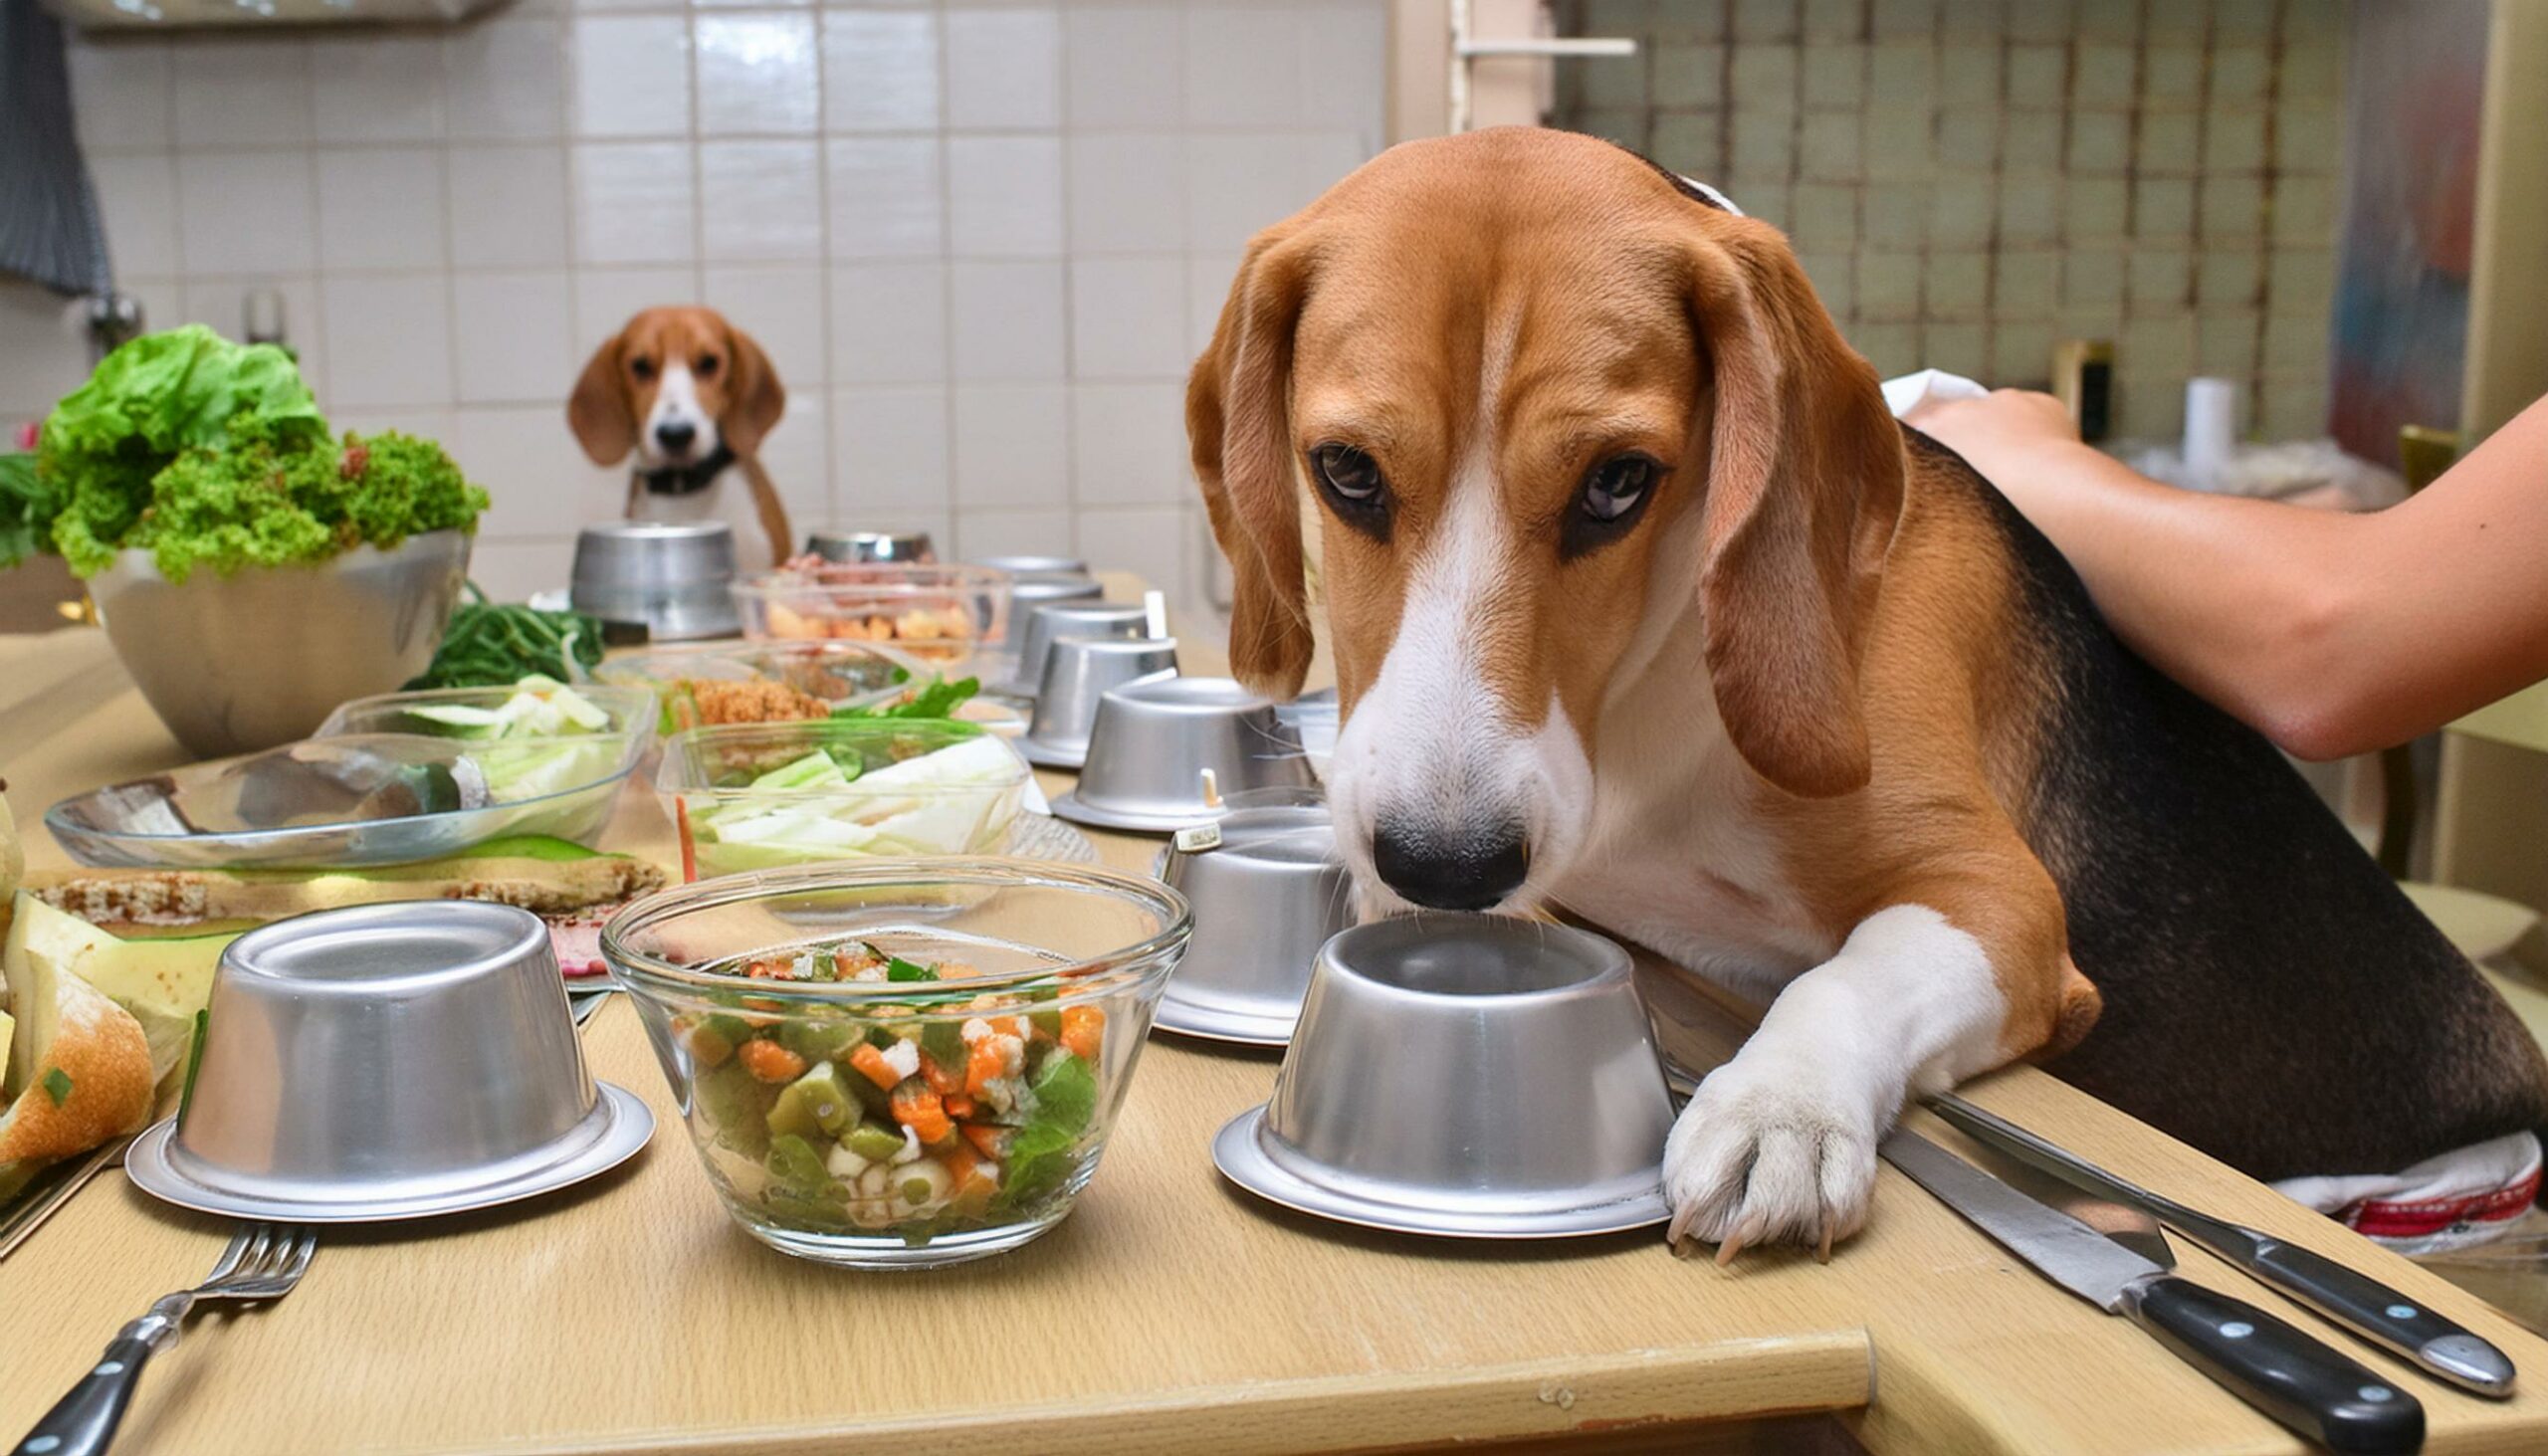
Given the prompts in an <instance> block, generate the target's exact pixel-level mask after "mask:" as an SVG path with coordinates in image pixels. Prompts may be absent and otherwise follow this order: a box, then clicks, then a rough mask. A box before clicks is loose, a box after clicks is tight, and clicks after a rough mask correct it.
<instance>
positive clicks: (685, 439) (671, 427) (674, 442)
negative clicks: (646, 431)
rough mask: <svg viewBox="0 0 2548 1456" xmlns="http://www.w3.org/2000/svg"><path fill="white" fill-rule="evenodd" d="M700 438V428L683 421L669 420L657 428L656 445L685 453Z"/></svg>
mask: <svg viewBox="0 0 2548 1456" xmlns="http://www.w3.org/2000/svg"><path fill="white" fill-rule="evenodd" d="M698 438H699V427H698V426H697V425H693V424H689V423H686V422H684V421H681V420H667V421H665V422H664V423H662V424H660V425H657V426H656V427H655V443H656V444H658V445H661V446H663V447H664V448H665V449H666V450H671V451H676V452H678V451H683V450H688V449H689V448H690V442H691V441H693V440H696V439H698Z"/></svg>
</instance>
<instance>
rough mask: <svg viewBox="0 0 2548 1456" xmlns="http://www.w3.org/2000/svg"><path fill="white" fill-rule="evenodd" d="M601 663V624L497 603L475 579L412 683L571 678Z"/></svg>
mask: <svg viewBox="0 0 2548 1456" xmlns="http://www.w3.org/2000/svg"><path fill="white" fill-rule="evenodd" d="M600 665H601V623H600V621H599V620H597V619H595V618H593V617H588V616H586V615H584V614H583V613H582V612H542V611H537V610H534V609H532V608H531V607H526V606H499V605H497V604H495V603H493V602H490V601H488V600H487V594H486V593H485V592H483V591H480V590H479V589H478V585H477V583H475V582H472V583H470V586H469V600H467V601H464V602H462V603H461V604H460V605H459V606H458V607H455V608H454V609H453V610H452V614H451V625H450V626H449V627H447V628H445V629H444V630H443V634H442V646H441V647H440V648H438V649H437V650H436V651H435V652H434V660H433V662H432V663H431V664H430V665H429V666H427V667H426V669H425V671H424V674H423V675H422V676H421V677H418V678H416V679H415V680H414V681H412V682H410V683H408V684H407V686H408V687H409V688H411V689H414V688H501V687H505V686H507V685H508V684H512V683H517V682H520V681H522V680H523V679H524V678H527V677H530V676H531V675H532V674H534V673H536V674H540V675H542V676H544V677H550V678H555V679H556V680H557V681H559V682H561V683H572V682H576V681H579V680H581V679H583V678H586V677H588V676H590V674H591V672H592V670H593V669H594V668H596V667H599V666H600Z"/></svg>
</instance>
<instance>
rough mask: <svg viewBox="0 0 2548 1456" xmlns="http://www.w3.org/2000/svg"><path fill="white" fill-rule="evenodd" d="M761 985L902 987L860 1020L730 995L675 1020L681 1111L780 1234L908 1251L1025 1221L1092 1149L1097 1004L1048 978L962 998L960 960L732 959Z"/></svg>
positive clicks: (729, 1178) (871, 948) (850, 954)
mask: <svg viewBox="0 0 2548 1456" xmlns="http://www.w3.org/2000/svg"><path fill="white" fill-rule="evenodd" d="M726 968H727V969H729V970H731V971H732V972H734V973H736V974H738V975H740V976H743V977H745V978H748V979H751V980H759V981H771V982H831V981H855V982H868V983H875V984H909V985H911V986H912V987H913V988H914V989H913V992H912V994H911V997H910V1000H909V1002H908V1003H906V1004H897V1005H884V1006H875V1007H868V1008H863V1009H862V1010H861V1011H859V1012H854V1013H853V1012H849V1011H845V1010H842V1011H834V1010H831V1009H830V1008H815V1007H805V1006H801V1005H790V1004H788V1003H785V1002H782V1001H779V1000H776V999H773V998H770V997H766V996H761V997H755V996H752V995H750V994H749V993H748V992H738V993H736V994H735V996H734V1003H735V1004H734V1006H733V1007H732V1009H729V1010H721V1011H708V1012H693V1013H688V1014H685V1015H682V1016H679V1017H676V1018H675V1020H674V1023H673V1029H674V1034H675V1036H676V1038H677V1039H678V1040H679V1042H680V1044H681V1046H682V1048H683V1049H684V1051H685V1052H686V1053H687V1055H688V1057H689V1059H690V1062H691V1064H692V1070H693V1076H694V1078H695V1092H694V1095H693V1097H692V1108H691V1117H692V1120H693V1132H694V1133H695V1135H696V1136H697V1137H698V1139H699V1140H700V1142H701V1144H703V1145H706V1146H710V1147H713V1148H716V1149H722V1151H723V1153H725V1154H729V1155H726V1156H718V1155H712V1156H711V1158H710V1162H711V1165H712V1166H714V1167H717V1168H718V1169H719V1171H720V1175H721V1177H722V1178H723V1180H724V1181H725V1182H726V1184H727V1186H728V1189H729V1191H730V1193H731V1194H732V1195H733V1196H734V1197H735V1198H736V1199H737V1200H738V1201H739V1202H741V1203H742V1204H743V1205H744V1206H746V1207H749V1208H754V1209H757V1210H758V1211H759V1212H761V1213H762V1214H765V1215H766V1216H767V1217H769V1218H770V1219H771V1220H772V1221H773V1222H776V1223H778V1224H781V1225H783V1226H786V1227H789V1228H797V1229H808V1230H814V1231H823V1232H837V1233H891V1234H894V1235H897V1236H899V1237H901V1238H902V1239H903V1240H904V1241H905V1242H907V1243H909V1244H912V1245H915V1246H918V1245H923V1244H926V1243H928V1242H929V1241H930V1240H932V1239H934V1238H938V1237H941V1236H943V1235H946V1234H950V1233H955V1232H958V1231H961V1230H967V1229H977V1228H990V1227H997V1226H1003V1225H1009V1224H1016V1223H1023V1222H1031V1221H1034V1220H1036V1219H1038V1218H1041V1217H1043V1216H1044V1215H1045V1214H1047V1213H1048V1212H1051V1211H1052V1205H1053V1202H1054V1200H1055V1199H1057V1198H1059V1197H1063V1196H1067V1192H1066V1190H1067V1189H1068V1188H1069V1186H1070V1184H1071V1182H1072V1180H1073V1178H1074V1175H1075V1174H1077V1173H1078V1172H1079V1170H1080V1169H1081V1167H1082V1166H1083V1165H1084V1164H1085V1163H1086V1161H1087V1160H1088V1158H1089V1157H1090V1155H1091V1154H1092V1152H1093V1150H1094V1149H1093V1144H1094V1142H1095V1138H1094V1134H1095V1133H1096V1132H1097V1131H1098V1130H1097V1128H1096V1121H1097V1108H1098V1103H1099V1089H1100V1079H1101V1078H1102V1077H1103V1076H1104V1075H1105V1071H1104V1069H1105V1065H1106V1062H1105V1042H1106V1013H1105V1012H1104V1011H1103V1010H1102V1009H1100V1008H1098V1007H1096V1006H1090V1005H1069V1006H1061V1007H1058V1008H1056V1007H1054V1006H1052V1004H1051V1002H1052V1001H1053V1000H1054V999H1055V997H1056V995H1057V991H1056V990H1055V989H1054V988H1049V987H1031V986H1030V987H1027V988H1023V989H1020V988H1015V987H1009V988H1004V989H1002V990H998V991H985V992H981V993H971V992H967V991H965V990H964V989H963V988H962V982H963V981H964V980H965V979H966V978H967V977H969V976H970V975H972V973H973V972H972V970H971V968H970V967H968V966H966V965H964V964H962V963H960V962H956V961H936V962H931V963H926V964H924V963H921V962H917V961H912V960H907V959H904V958H902V957H900V956H897V955H894V954H892V953H890V952H888V951H886V950H883V949H881V948H879V947H877V946H875V945H871V944H867V943H864V942H852V943H849V944H844V945H840V946H837V947H826V948H816V949H801V950H795V951H791V952H788V953H785V954H779V955H770V956H763V957H758V958H754V959H749V960H744V961H741V962H737V963H734V964H732V965H730V966H728V967H726Z"/></svg>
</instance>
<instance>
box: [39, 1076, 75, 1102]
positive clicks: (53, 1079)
mask: <svg viewBox="0 0 2548 1456" xmlns="http://www.w3.org/2000/svg"><path fill="white" fill-rule="evenodd" d="M44 1095H45V1096H47V1097H49V1098H52V1099H53V1105H54V1106H55V1107H60V1106H62V1105H63V1104H64V1103H66V1102H69V1101H70V1100H71V1074H70V1073H68V1072H65V1071H63V1070H62V1069H61V1068H60V1067H56V1068H54V1069H53V1070H52V1071H50V1072H47V1073H45V1074H44Z"/></svg>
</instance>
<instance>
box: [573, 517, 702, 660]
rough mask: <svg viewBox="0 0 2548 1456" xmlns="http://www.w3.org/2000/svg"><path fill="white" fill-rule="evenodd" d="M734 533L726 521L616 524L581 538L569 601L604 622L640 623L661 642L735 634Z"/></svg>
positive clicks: (592, 529) (593, 529)
mask: <svg viewBox="0 0 2548 1456" xmlns="http://www.w3.org/2000/svg"><path fill="white" fill-rule="evenodd" d="M734 582H735V532H734V528H733V527H731V526H729V525H727V524H726V523H725V522H724V521H719V520H704V521H688V522H681V523H674V522H667V521H656V520H614V521H610V522H608V523H607V524H603V525H588V526H585V527H584V529H583V531H582V533H581V534H579V535H577V536H576V537H575V574H574V584H573V585H572V586H571V587H570V588H569V589H568V592H567V599H568V600H569V601H571V602H572V603H573V604H574V608H575V610H576V611H579V612H590V613H591V614H593V615H594V616H596V617H599V618H601V619H602V620H603V621H605V622H635V623H638V624H640V625H642V626H644V627H645V629H646V634H647V635H648V636H649V637H651V638H653V639H654V640H655V641H658V642H689V641H694V640H696V639H699V638H702V637H732V636H734V635H735V632H736V630H737V623H736V616H735V602H734V598H733V596H732V595H731V594H730V592H731V588H732V587H733V586H734Z"/></svg>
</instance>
